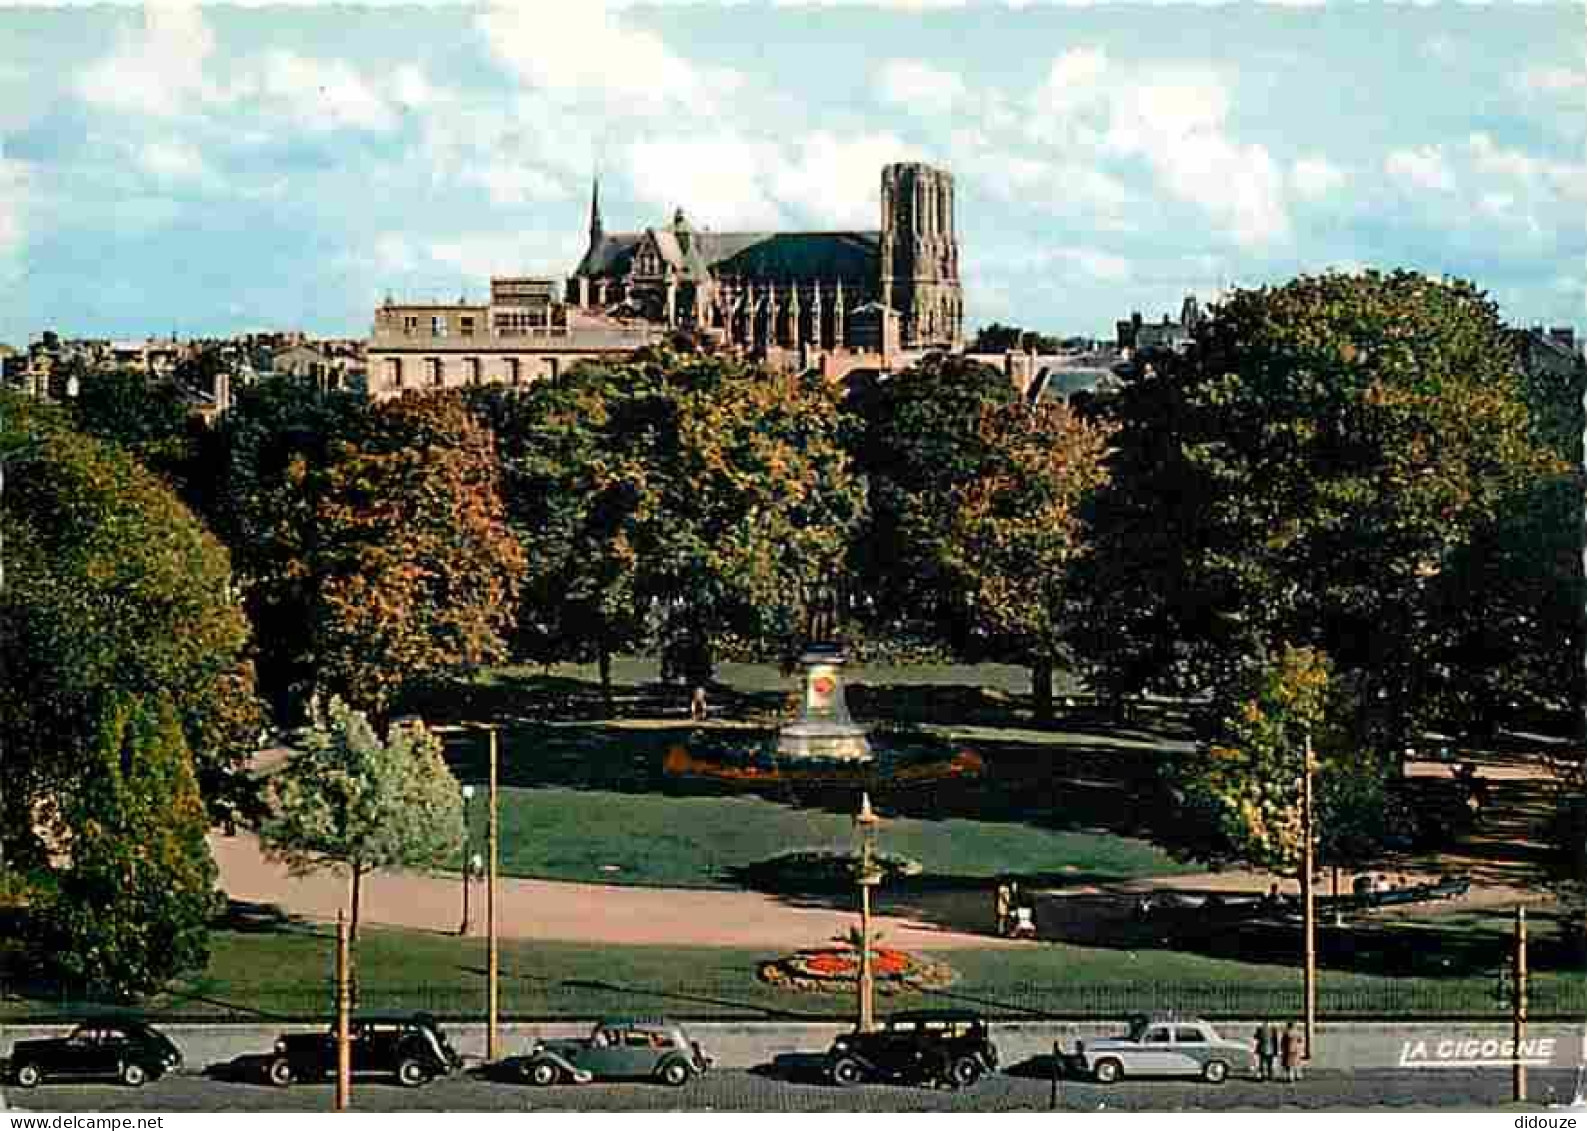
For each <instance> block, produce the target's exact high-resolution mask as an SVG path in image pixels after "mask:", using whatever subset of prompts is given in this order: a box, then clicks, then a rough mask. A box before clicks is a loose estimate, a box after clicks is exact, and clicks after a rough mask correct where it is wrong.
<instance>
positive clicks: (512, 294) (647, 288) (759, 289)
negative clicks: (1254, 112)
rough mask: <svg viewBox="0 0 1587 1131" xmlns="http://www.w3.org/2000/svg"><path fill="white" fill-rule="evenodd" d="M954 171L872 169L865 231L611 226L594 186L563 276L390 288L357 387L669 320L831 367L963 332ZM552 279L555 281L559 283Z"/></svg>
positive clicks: (526, 381)
mask: <svg viewBox="0 0 1587 1131" xmlns="http://www.w3.org/2000/svg"><path fill="white" fill-rule="evenodd" d="M953 198H954V189H953V178H952V176H950V175H949V174H948V173H947V172H945V171H943V170H940V169H933V168H931V167H930V166H927V165H919V164H901V165H889V166H887V167H886V168H885V169H883V170H882V191H881V227H880V228H879V229H877V230H874V231H832V232H714V231H710V230H709V229H699V230H696V229H695V228H694V227H693V226H692V225H690V223H689V221H688V219H687V218H686V217H685V215H684V213H683V211H682V210H681V209H680V210H679V211H678V212H677V213H676V215H674V216H673V219H672V223H671V225H670V226H667V227H661V228H646V229H645V230H643V231H639V232H608V231H606V228H605V224H604V222H603V220H602V217H601V208H600V197H599V188H598V186H597V188H596V189H595V191H594V193H593V194H592V197H591V201H590V242H589V249H588V250H587V251H586V252H585V253H584V257H583V259H582V260H580V262H579V265H578V267H577V268H575V269H574V271H573V274H572V275H571V276H569V277H568V279H567V280H566V285H565V287H560V288H559V286H558V283H557V280H554V279H551V278H548V277H544V276H522V277H510V278H493V279H491V281H490V299H489V301H488V302H485V303H477V304H470V303H468V302H465V301H463V300H461V299H460V300H459V301H458V302H456V303H412V302H399V301H397V300H395V299H392V298H387V299H386V301H385V302H384V303H382V304H381V306H380V307H379V308H378V309H377V310H376V311H375V319H374V326H373V328H372V331H371V334H370V337H369V340H368V346H367V358H368V392H369V395H370V396H371V397H372V398H374V399H376V400H380V399H384V398H387V397H394V396H400V395H401V394H402V393H404V392H406V391H409V390H415V389H440V388H456V387H460V386H469V385H481V384H503V385H519V386H527V385H531V384H534V383H535V382H537V381H542V380H555V379H556V378H557V376H558V375H559V374H561V373H563V372H566V371H567V370H568V369H569V368H570V367H572V366H574V365H578V364H580V363H581V362H603V361H606V362H610V361H617V360H620V359H621V358H623V357H626V356H628V355H629V354H632V353H633V352H634V351H635V350H637V349H640V348H641V347H643V346H647V345H653V344H656V343H658V342H661V341H663V340H665V338H666V337H667V335H668V334H670V333H673V332H674V331H677V330H688V331H692V332H695V333H699V334H702V335H704V336H706V337H710V338H714V339H716V341H717V342H719V343H720V344H721V345H722V346H723V347H724V348H727V349H732V350H739V351H742V352H744V353H748V354H751V355H753V356H755V357H758V358H760V359H762V360H763V362H764V363H765V364H766V365H767V367H768V368H771V369H774V370H798V371H805V370H813V371H817V372H820V373H821V374H822V375H823V376H825V377H826V378H828V379H829V380H840V379H842V378H843V377H844V375H845V374H847V373H850V372H852V371H854V370H856V369H866V368H870V369H876V370H892V369H896V368H902V367H905V366H907V365H908V364H909V363H910V362H911V361H912V360H914V359H917V358H919V357H920V356H921V355H922V354H924V353H925V352H927V351H929V350H934V349H940V350H950V351H957V350H959V349H961V348H962V345H963V333H964V330H963V327H964V301H963V295H962V293H961V290H960V286H959V242H958V235H957V232H956V229H955V226H954V199H953ZM559 290H560V291H561V293H560V294H559V293H558V292H559Z"/></svg>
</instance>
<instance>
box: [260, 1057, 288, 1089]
mask: <svg viewBox="0 0 1587 1131" xmlns="http://www.w3.org/2000/svg"><path fill="white" fill-rule="evenodd" d="M265 1075H266V1076H268V1077H269V1078H270V1083H272V1084H274V1085H275V1086H276V1087H278V1088H289V1087H291V1086H292V1062H291V1061H290V1060H272V1061H271V1062H270V1067H269V1068H267V1069H265Z"/></svg>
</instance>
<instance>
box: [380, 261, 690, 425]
mask: <svg viewBox="0 0 1587 1131" xmlns="http://www.w3.org/2000/svg"><path fill="white" fill-rule="evenodd" d="M664 332H665V327H656V326H648V325H625V324H623V323H621V322H619V321H617V320H614V319H610V318H606V317H601V316H588V315H586V314H584V313H583V312H580V311H575V310H570V309H569V308H568V306H567V305H566V304H564V303H562V302H561V301H559V300H558V297H557V293H556V283H555V281H554V280H552V279H547V278H498V279H492V280H491V281H490V301H489V302H488V303H484V304H481V305H472V304H469V303H465V302H457V303H451V304H434V303H398V302H395V301H393V300H392V299H390V298H388V299H387V300H386V301H385V303H384V304H382V305H381V307H380V308H379V309H378V310H376V311H375V324H374V328H373V331H372V332H371V334H370V337H369V344H368V348H367V350H366V364H367V372H366V377H365V380H366V382H367V385H366V387H367V389H368V393H369V396H370V397H371V398H373V399H375V400H380V399H384V398H386V397H394V396H398V395H400V394H402V393H403V392H405V391H407V390H410V389H441V388H457V387H460V386H464V385H481V384H498V385H529V384H532V383H533V382H535V381H539V380H545V379H551V380H554V379H555V378H556V377H557V376H558V375H559V374H560V373H563V372H565V371H566V370H567V369H568V367H569V366H572V365H574V364H577V363H578V362H580V361H600V360H617V359H620V358H623V357H626V356H627V355H628V354H630V353H632V352H633V351H634V350H637V349H639V348H641V347H643V346H647V345H651V344H654V343H655V342H657V341H659V340H660V339H661V337H662V335H663V333H664Z"/></svg>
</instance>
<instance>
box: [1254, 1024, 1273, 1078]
mask: <svg viewBox="0 0 1587 1131" xmlns="http://www.w3.org/2000/svg"><path fill="white" fill-rule="evenodd" d="M1257 1041H1258V1044H1257V1050H1256V1055H1257V1057H1258V1059H1259V1060H1260V1062H1261V1071H1262V1079H1264V1080H1276V1079H1278V1072H1277V1071H1276V1070H1275V1069H1276V1066H1277V1061H1278V1026H1277V1025H1275V1024H1274V1023H1273V1022H1271V1021H1265V1022H1263V1024H1262V1027H1261V1028H1260V1029H1258V1030H1257Z"/></svg>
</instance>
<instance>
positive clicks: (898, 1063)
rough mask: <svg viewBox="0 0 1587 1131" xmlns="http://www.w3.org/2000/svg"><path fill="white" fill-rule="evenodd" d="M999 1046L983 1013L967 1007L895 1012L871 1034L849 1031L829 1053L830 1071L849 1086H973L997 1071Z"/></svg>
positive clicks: (836, 1079)
mask: <svg viewBox="0 0 1587 1131" xmlns="http://www.w3.org/2000/svg"><path fill="white" fill-rule="evenodd" d="M997 1063H998V1059H997V1046H996V1045H994V1044H993V1043H992V1039H991V1037H990V1036H989V1035H988V1033H987V1028H986V1022H985V1021H984V1020H983V1019H982V1018H981V1017H980V1015H978V1014H975V1013H971V1012H968V1011H965V1010H918V1011H915V1012H910V1013H895V1014H893V1015H892V1016H891V1017H889V1018H887V1019H886V1020H885V1021H883V1022H882V1023H881V1024H880V1025H879V1026H878V1027H877V1028H876V1029H874V1030H872V1031H871V1032H869V1033H865V1032H861V1031H860V1030H858V1029H856V1030H855V1031H854V1032H852V1033H845V1034H844V1035H843V1036H841V1037H839V1038H838V1039H837V1040H836V1041H833V1042H832V1047H831V1049H829V1050H828V1051H827V1066H826V1067H827V1075H828V1076H829V1077H830V1078H831V1080H832V1082H833V1083H835V1084H840V1085H842V1086H844V1087H849V1086H852V1085H854V1084H859V1083H862V1082H864V1081H867V1080H887V1081H894V1082H897V1083H905V1084H939V1083H941V1084H951V1085H952V1086H954V1087H957V1088H964V1087H969V1086H970V1085H971V1084H974V1083H975V1082H976V1081H977V1080H979V1079H980V1078H981V1077H982V1076H984V1075H986V1074H987V1073H989V1072H995V1071H997Z"/></svg>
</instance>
